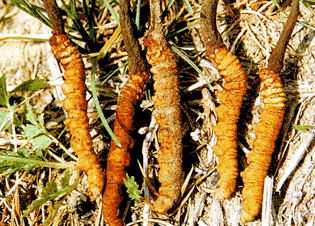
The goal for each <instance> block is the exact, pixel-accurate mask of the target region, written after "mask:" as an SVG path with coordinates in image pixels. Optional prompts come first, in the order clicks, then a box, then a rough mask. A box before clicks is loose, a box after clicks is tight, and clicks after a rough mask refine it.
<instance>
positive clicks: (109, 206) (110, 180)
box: [102, 0, 149, 226]
mask: <svg viewBox="0 0 315 226" xmlns="http://www.w3.org/2000/svg"><path fill="white" fill-rule="evenodd" d="M129 2H130V1H129V0H121V1H120V5H119V6H120V21H121V31H122V35H123V41H124V45H125V48H126V50H127V53H128V61H129V80H128V81H127V83H126V84H125V86H124V87H123V88H122V89H121V91H120V94H119V97H118V102H117V109H116V119H115V123H114V133H115V135H116V136H117V138H118V140H119V141H120V143H121V146H120V147H119V146H117V144H116V143H115V142H114V141H112V142H111V146H110V150H109V153H108V157H107V169H106V185H105V191H104V194H103V201H102V202H103V216H104V219H105V221H106V223H107V224H108V225H113V226H119V225H123V222H122V219H121V217H120V216H119V215H120V214H119V205H120V203H121V201H122V194H121V187H122V184H123V180H124V178H125V177H126V171H125V167H127V166H128V165H129V162H130V154H129V152H128V149H130V148H132V146H133V139H132V137H131V136H130V134H129V133H130V131H131V130H132V128H133V116H134V114H135V104H136V103H137V102H138V101H139V100H140V99H141V98H142V96H143V92H144V90H145V88H146V83H147V82H148V81H149V74H148V73H147V70H146V66H145V61H144V59H143V58H142V56H141V55H140V46H139V43H138V41H137V39H136V38H135V35H134V31H133V24H132V21H131V19H130V15H129V8H130V5H129Z"/></svg>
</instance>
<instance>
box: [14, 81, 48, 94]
mask: <svg viewBox="0 0 315 226" xmlns="http://www.w3.org/2000/svg"><path fill="white" fill-rule="evenodd" d="M47 87H49V84H48V83H47V82H46V80H45V79H41V78H35V79H31V80H28V81H25V82H22V84H20V85H18V86H17V87H16V88H15V89H14V90H12V92H19V91H37V90H40V89H44V88H47Z"/></svg>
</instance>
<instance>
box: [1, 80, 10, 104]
mask: <svg viewBox="0 0 315 226" xmlns="http://www.w3.org/2000/svg"><path fill="white" fill-rule="evenodd" d="M8 103H9V98H8V93H7V84H6V77H5V75H2V76H1V77H0V105H7V104H8Z"/></svg>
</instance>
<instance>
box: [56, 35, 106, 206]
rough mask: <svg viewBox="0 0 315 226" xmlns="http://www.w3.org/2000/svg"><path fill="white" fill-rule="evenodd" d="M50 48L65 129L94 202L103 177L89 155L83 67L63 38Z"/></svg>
mask: <svg viewBox="0 0 315 226" xmlns="http://www.w3.org/2000/svg"><path fill="white" fill-rule="evenodd" d="M50 45H51V48H52V50H53V52H54V54H55V56H56V58H57V59H58V60H59V61H60V63H61V64H62V66H63V68H64V70H65V72H64V79H65V82H64V84H63V85H62V90H63V93H64V94H65V96H66V98H65V100H64V102H63V107H64V108H65V110H66V111H67V113H68V118H67V119H66V121H65V125H66V126H67V128H68V129H69V130H70V134H71V147H72V149H73V150H74V151H75V152H76V154H77V155H78V157H79V161H78V167H79V168H80V169H81V170H82V171H84V172H85V173H86V174H87V178H88V184H89V192H88V193H89V196H90V198H91V199H93V200H95V199H96V198H97V197H99V196H100V195H101V194H102V189H103V185H104V174H103V170H102V167H101V165H100V162H99V158H98V156H97V154H95V152H94V151H93V145H92V138H91V135H90V132H89V121H88V117H87V102H86V95H85V92H86V90H85V83H84V79H85V75H84V64H83V61H82V58H81V54H80V53H79V51H78V49H77V47H75V46H74V45H73V44H72V43H71V41H70V40H69V38H68V37H67V36H66V35H64V34H55V35H53V36H52V37H51V38H50Z"/></svg>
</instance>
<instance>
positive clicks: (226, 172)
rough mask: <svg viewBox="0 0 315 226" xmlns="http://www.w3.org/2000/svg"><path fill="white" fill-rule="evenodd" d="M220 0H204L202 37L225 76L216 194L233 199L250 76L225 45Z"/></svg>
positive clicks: (218, 130) (220, 95) (218, 110)
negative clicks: (219, 18)
mask: <svg viewBox="0 0 315 226" xmlns="http://www.w3.org/2000/svg"><path fill="white" fill-rule="evenodd" d="M217 4H218V0H211V1H209V0H204V1H203V3H202V9H201V18H200V24H201V32H200V34H201V38H202V41H203V43H204V45H205V47H206V53H207V57H208V58H209V60H210V61H211V62H212V63H213V65H214V66H215V67H216V68H217V69H218V71H219V72H220V75H221V76H222V78H223V87H222V88H223V89H222V90H221V91H219V92H218V94H217V96H218V99H219V106H218V107H217V108H216V113H217V116H218V121H217V124H216V126H215V127H214V132H215V135H216V137H217V143H216V144H215V146H214V152H215V154H216V155H217V156H218V157H219V163H218V165H217V170H218V173H219V175H220V180H219V182H218V185H219V186H218V189H217V191H216V196H217V198H218V199H221V200H223V199H227V198H230V197H231V195H232V194H233V192H234V190H235V185H236V178H237V175H238V162H237V121H238V118H239V114H240V109H241V106H242V102H243V97H244V95H245V93H246V88H247V75H246V73H245V72H244V70H243V67H242V64H241V62H240V61H239V60H238V59H237V57H236V56H235V55H234V54H233V53H231V52H230V51H229V50H228V49H227V48H226V47H225V45H224V43H223V40H222V38H221V35H220V34H219V32H218V29H217V25H216V12H217Z"/></svg>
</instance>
